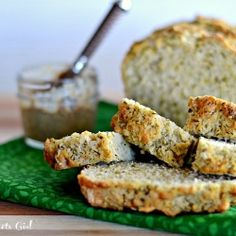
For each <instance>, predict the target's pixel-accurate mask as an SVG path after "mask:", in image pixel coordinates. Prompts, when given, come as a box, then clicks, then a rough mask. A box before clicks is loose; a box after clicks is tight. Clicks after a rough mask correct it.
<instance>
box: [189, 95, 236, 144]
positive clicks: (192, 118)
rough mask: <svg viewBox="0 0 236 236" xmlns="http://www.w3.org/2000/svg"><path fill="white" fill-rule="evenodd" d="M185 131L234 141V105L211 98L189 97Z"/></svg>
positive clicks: (235, 123) (235, 124) (235, 117)
mask: <svg viewBox="0 0 236 236" xmlns="http://www.w3.org/2000/svg"><path fill="white" fill-rule="evenodd" d="M185 130H187V131H188V132H190V133H191V134H193V135H197V136H199V135H203V136H205V137H207V138H211V137H215V138H218V139H226V140H232V141H236V104H234V103H232V102H228V101H225V100H223V99H220V98H216V97H213V96H198V97H190V99H189V102H188V118H187V121H186V125H185Z"/></svg>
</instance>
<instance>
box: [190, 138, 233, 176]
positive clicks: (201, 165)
mask: <svg viewBox="0 0 236 236" xmlns="http://www.w3.org/2000/svg"><path fill="white" fill-rule="evenodd" d="M192 168H193V169H194V170H195V171H198V172H201V173H204V174H215V175H224V174H227V175H232V176H236V145H235V144H231V143H225V142H222V141H216V140H212V139H206V138H203V137H200V138H199V141H198V145H197V148H196V155H195V158H194V161H193V163H192Z"/></svg>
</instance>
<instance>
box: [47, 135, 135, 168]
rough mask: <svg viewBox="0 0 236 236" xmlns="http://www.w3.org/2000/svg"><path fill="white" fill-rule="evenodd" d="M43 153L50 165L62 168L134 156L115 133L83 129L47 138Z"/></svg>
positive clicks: (125, 159)
mask: <svg viewBox="0 0 236 236" xmlns="http://www.w3.org/2000/svg"><path fill="white" fill-rule="evenodd" d="M44 156H45V159H46V160H47V162H48V163H49V164H50V166H51V167H52V168H54V169H56V170H62V169H68V168H72V167H81V166H84V165H88V164H95V163H98V162H111V161H122V160H123V161H129V160H133V159H134V152H133V151H132V149H131V147H130V145H129V144H128V143H127V142H126V141H125V140H124V139H123V137H122V136H121V135H120V134H118V133H115V132H98V133H96V134H94V133H91V132H89V131H84V132H82V133H80V134H79V133H73V134H72V135H71V136H67V137H64V138H62V139H54V138H50V139H47V140H46V142H45V148H44Z"/></svg>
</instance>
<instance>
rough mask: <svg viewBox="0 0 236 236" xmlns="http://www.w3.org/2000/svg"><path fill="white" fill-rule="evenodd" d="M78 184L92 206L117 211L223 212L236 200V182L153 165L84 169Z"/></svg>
mask: <svg viewBox="0 0 236 236" xmlns="http://www.w3.org/2000/svg"><path fill="white" fill-rule="evenodd" d="M78 181H79V185H80V189H81V192H82V194H83V195H84V197H85V198H86V199H87V201H88V202H89V203H90V204H91V205H92V206H94V207H103V208H111V209H115V210H123V209H125V208H130V209H132V210H137V211H142V212H151V211H154V210H159V211H162V212H164V213H165V214H166V215H169V216H175V215H177V214H179V213H181V212H222V211H225V210H227V209H228V208H229V207H230V204H231V203H232V204H233V203H234V202H235V199H236V180H230V179H224V178H222V177H220V178H216V177H213V176H210V177H206V176H204V175H199V174H197V173H196V172H191V171H189V170H184V169H176V168H168V167H166V166H163V165H158V164H150V163H134V162H120V163H114V164H110V165H95V166H90V167H88V168H85V169H84V170H82V172H81V173H80V174H79V175H78Z"/></svg>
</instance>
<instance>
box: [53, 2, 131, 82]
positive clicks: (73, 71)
mask: <svg viewBox="0 0 236 236" xmlns="http://www.w3.org/2000/svg"><path fill="white" fill-rule="evenodd" d="M130 8H131V0H119V1H116V2H114V3H113V5H112V7H111V9H110V11H109V12H108V13H107V15H106V16H105V18H104V19H103V21H102V22H101V24H100V25H99V27H98V28H97V30H96V31H95V33H94V34H93V35H92V37H91V39H90V40H89V41H88V43H87V45H86V46H85V47H84V49H83V50H82V52H81V53H80V54H79V56H78V57H77V58H76V60H75V61H74V63H73V64H72V66H71V67H70V68H69V69H68V70H66V71H64V72H62V73H61V74H60V75H59V77H58V80H57V82H59V81H60V82H61V80H63V79H68V78H73V77H75V76H78V75H80V74H81V72H82V71H83V69H84V68H85V67H86V65H87V64H88V61H89V59H90V57H91V55H92V54H93V53H94V51H95V50H96V49H97V47H98V45H99V44H100V43H101V41H102V39H103V38H104V36H105V35H106V33H107V32H108V30H109V29H110V28H111V26H112V24H113V23H114V21H115V20H116V19H117V18H118V17H119V16H120V15H121V13H123V12H126V11H128V10H129V9H130Z"/></svg>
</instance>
